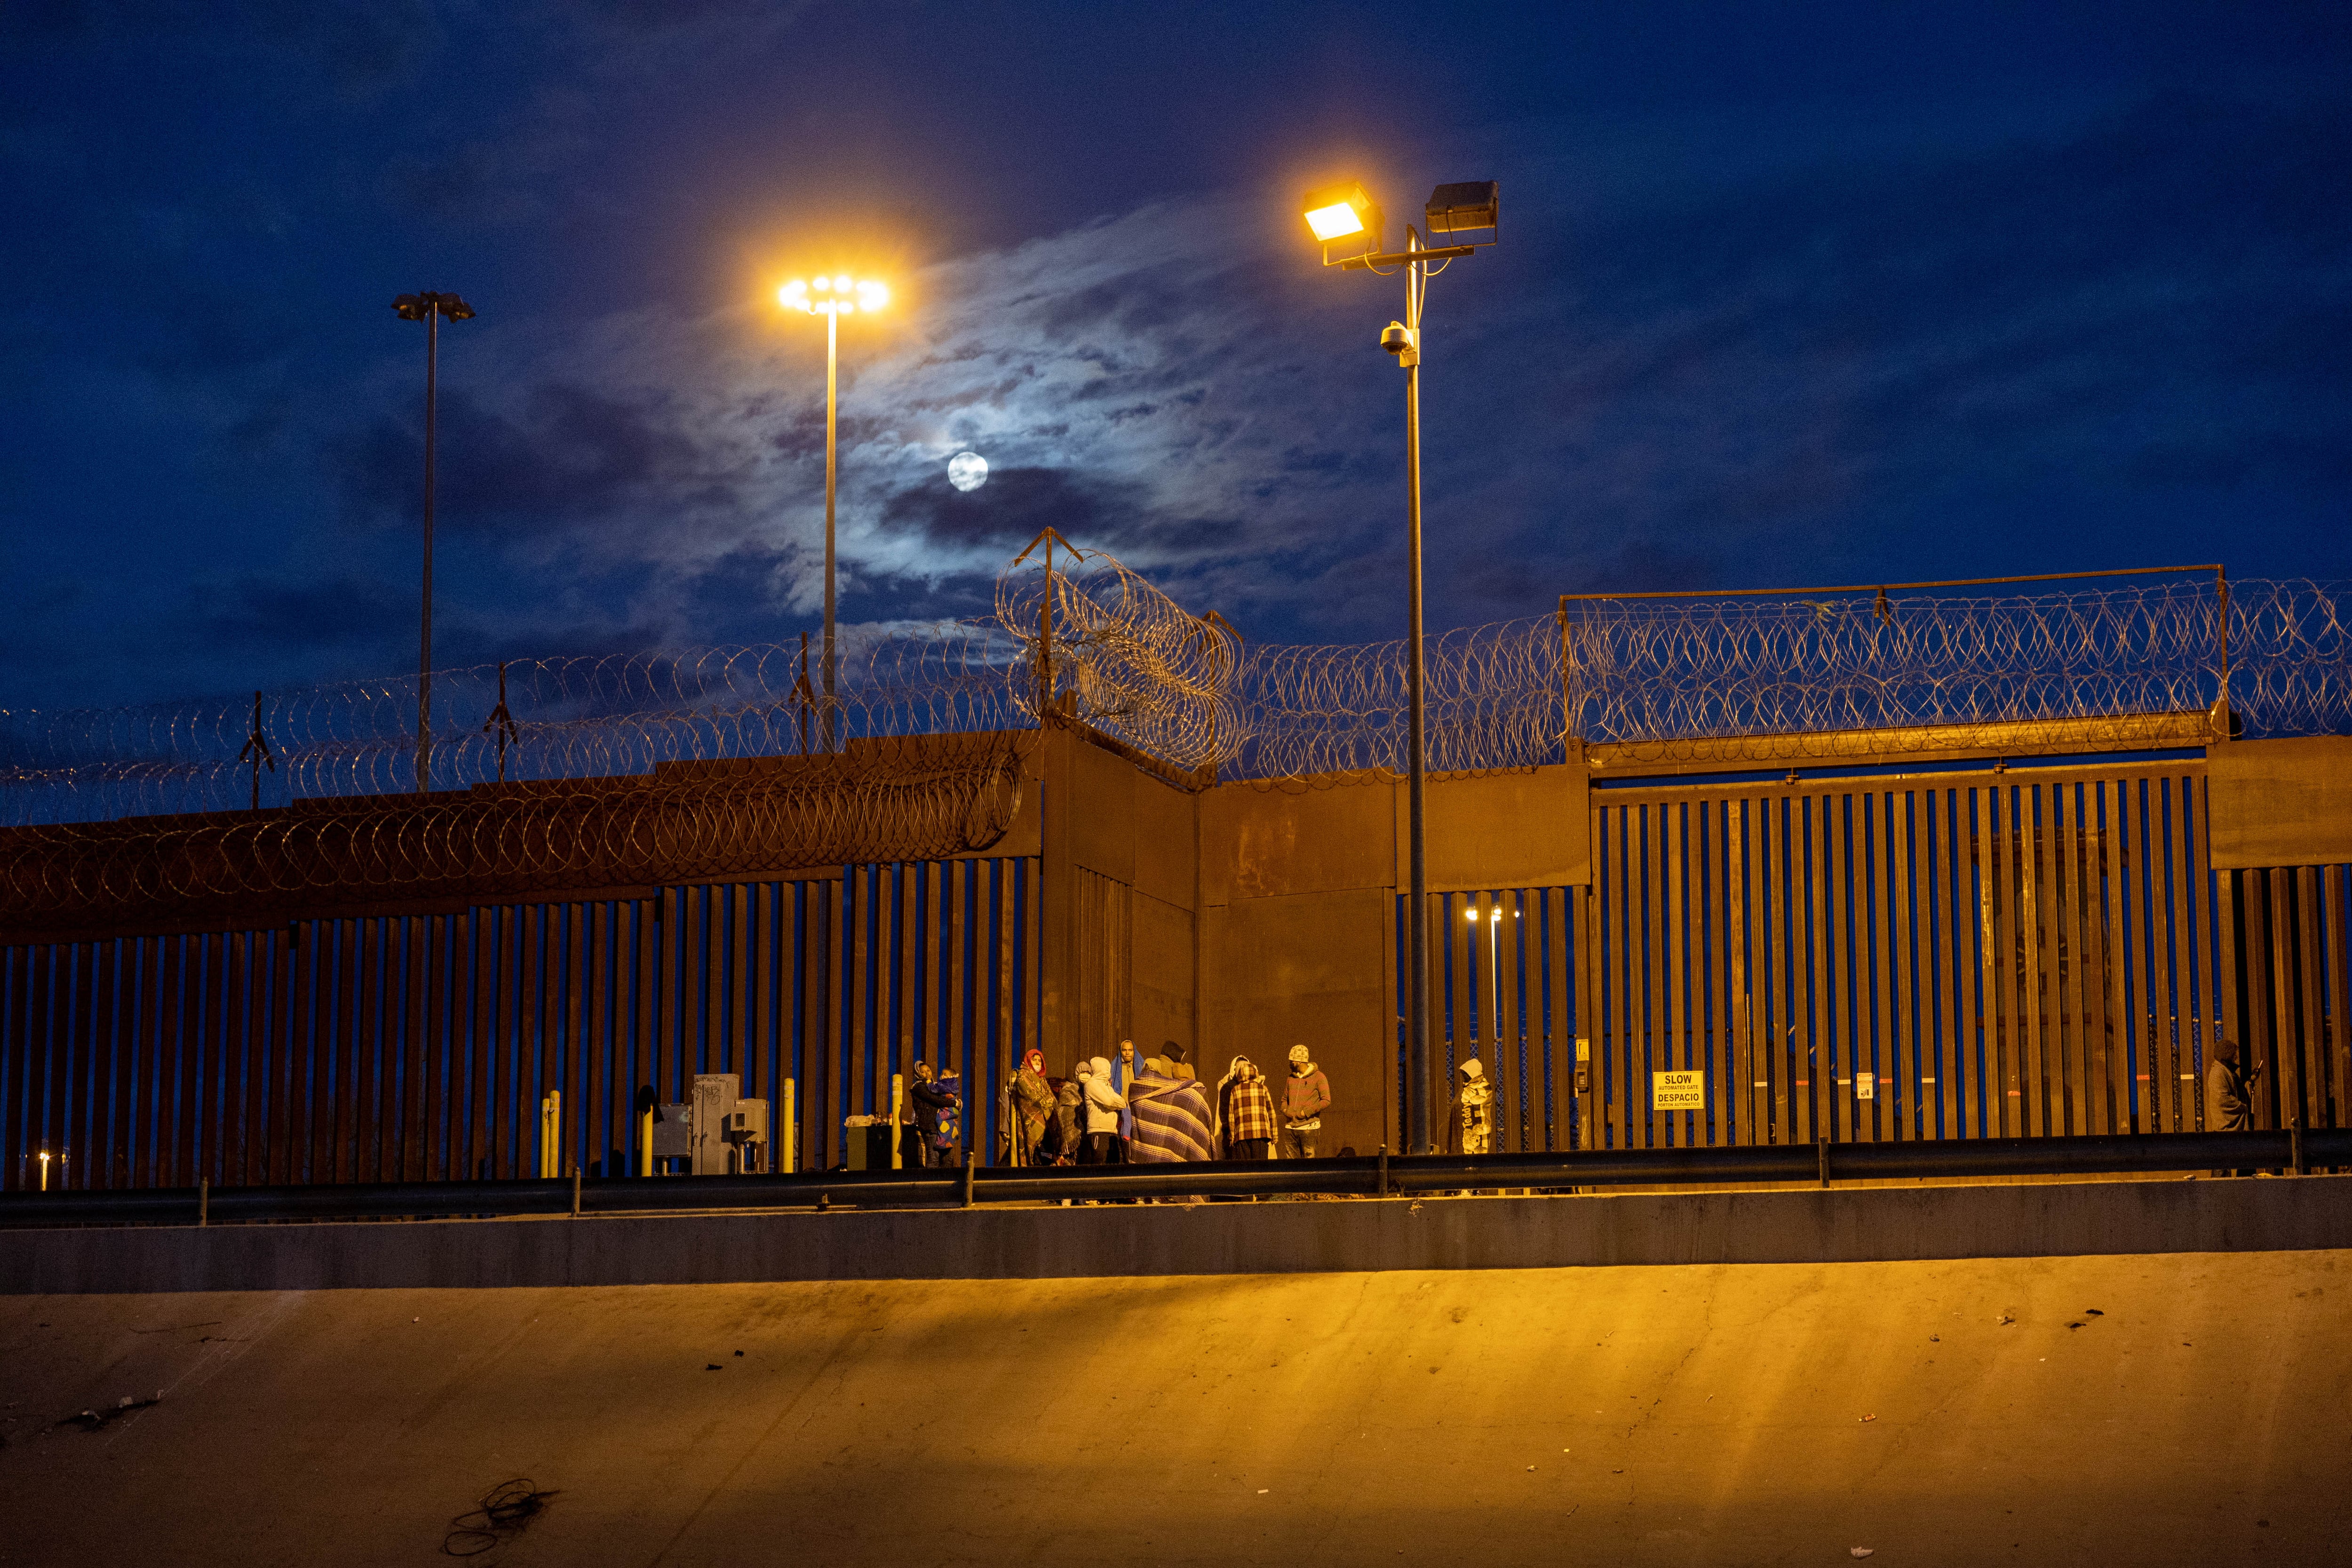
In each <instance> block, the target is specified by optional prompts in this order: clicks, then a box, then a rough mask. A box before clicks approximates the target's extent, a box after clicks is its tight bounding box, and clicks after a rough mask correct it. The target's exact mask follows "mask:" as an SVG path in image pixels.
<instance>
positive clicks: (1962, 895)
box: [1950, 788, 2000, 1138]
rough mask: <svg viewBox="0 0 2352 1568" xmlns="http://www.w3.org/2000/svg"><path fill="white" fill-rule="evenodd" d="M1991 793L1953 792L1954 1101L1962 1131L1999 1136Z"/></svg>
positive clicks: (1967, 1134) (1963, 1133)
mask: <svg viewBox="0 0 2352 1568" xmlns="http://www.w3.org/2000/svg"><path fill="white" fill-rule="evenodd" d="M1990 793H1991V792H1990V791H1989V790H1983V789H1975V788H1961V789H1956V790H1954V791H1953V792H1952V794H1953V808H1954V821H1953V825H1952V850H1951V858H1952V862H1953V870H1952V896H1951V900H1950V908H1951V910H1952V961H1953V963H1954V965H1955V978H1954V982H1953V984H1954V991H1953V996H1954V1000H1955V1001H1956V1002H1957V1003H1958V1007H1959V1017H1958V1025H1957V1032H1956V1034H1955V1036H1954V1037H1953V1047H1952V1048H1953V1050H1954V1051H1955V1052H1956V1053H1957V1055H1958V1058H1959V1059H1958V1062H1957V1063H1956V1064H1955V1066H1954V1068H1953V1073H1954V1087H1955V1089H1956V1094H1955V1097H1954V1103H1955V1105H1956V1106H1957V1108H1958V1110H1957V1118H1958V1122H1959V1127H1958V1132H1957V1133H1956V1136H1958V1137H1962V1138H1967V1137H1978V1138H1990V1137H1995V1136H1998V1130H1999V1128H2000V1109H1999V1106H1998V1104H1997V1103H1996V1101H1997V1100H1998V1090H1999V1089H2000V1051H1999V1045H1998V1042H1997V1041H1996V1040H1995V1039H1994V1037H1993V1031H1992V1028H1991V1026H1990V1016H1989V1015H1990V1005H1991V1003H1990V997H1989V996H1988V995H1987V994H1986V992H1985V988H1984V984H1983V980H1984V964H1985V963H1986V957H1985V954H1986V951H1987V948H1988V946H1989V941H1988V939H1989V937H1990V932H1991V926H1992V917H1991V914H1990V910H1989V908H1988V906H1987V902H1986V900H1987V896H1988V888H1989V884H1988V883H1987V882H1986V880H1985V877H1986V868H1987V866H1988V859H1987V856H1988V845H1989V843H1990V837H1991V830H1990V826H1984V825H1986V824H1989V822H1990V816H1991V810H1992V802H1991V799H1990Z"/></svg>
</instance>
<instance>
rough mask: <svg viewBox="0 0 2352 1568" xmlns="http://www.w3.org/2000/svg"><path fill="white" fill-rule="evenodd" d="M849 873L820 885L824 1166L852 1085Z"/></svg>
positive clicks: (839, 1134)
mask: <svg viewBox="0 0 2352 1568" xmlns="http://www.w3.org/2000/svg"><path fill="white" fill-rule="evenodd" d="M850 886H851V883H850V872H849V871H848V870H847V869H845V870H844V872H843V874H842V879H841V880H840V881H838V882H827V883H824V885H823V894H824V936H825V946H824V955H823V957H824V982H823V984H824V1015H823V1016H824V1071H825V1079H824V1082H825V1098H824V1137H825V1147H826V1149H827V1151H828V1157H827V1159H826V1161H825V1163H826V1164H827V1165H831V1164H833V1163H835V1161H836V1159H837V1157H838V1153H839V1151H840V1150H842V1149H843V1148H844V1147H845V1144H844V1142H843V1138H844V1134H843V1130H842V1118H843V1117H844V1116H845V1114H846V1113H847V1111H848V1109H849V1106H850V1103H851V1100H850V1096H851V1094H852V1092H853V1090H854V1089H855V1088H856V1082H855V1079H854V1078H853V1077H852V1072H853V1068H852V1064H851V1060H850V1058H849V1047H848V1043H847V1036H848V1032H849V1024H850V1018H849V1015H848V1012H847V1005H848V1003H847V998H846V996H845V994H844V989H843V981H844V971H845V968H846V967H847V964H848V962H849V952H850V943H851V939H852V938H853V937H854V936H855V935H856V932H855V931H852V930H851V928H850V925H849V917H850V900H849V894H850Z"/></svg>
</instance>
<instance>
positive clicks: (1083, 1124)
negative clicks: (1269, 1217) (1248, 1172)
mask: <svg viewBox="0 0 2352 1568" xmlns="http://www.w3.org/2000/svg"><path fill="white" fill-rule="evenodd" d="M1184 1058H1185V1051H1184V1047H1181V1046H1180V1045H1178V1044H1177V1043H1176V1042H1175V1041H1173V1040H1171V1041H1169V1042H1168V1043H1167V1044H1165V1045H1163V1046H1161V1047H1160V1049H1159V1050H1158V1051H1156V1052H1153V1053H1152V1054H1150V1055H1149V1056H1144V1055H1141V1054H1139V1052H1138V1051H1137V1049H1136V1045H1135V1042H1134V1041H1133V1040H1121V1041H1120V1042H1119V1043H1118V1049H1117V1051H1116V1052H1115V1053H1114V1054H1113V1055H1111V1056H1108V1057H1095V1058H1090V1059H1088V1060H1085V1061H1081V1062H1079V1063H1078V1065H1077V1067H1076V1068H1075V1069H1074V1070H1073V1071H1072V1072H1071V1074H1070V1076H1069V1077H1067V1078H1059V1079H1057V1078H1053V1077H1050V1076H1048V1074H1047V1073H1046V1071H1045V1055H1044V1053H1042V1052H1039V1051H1034V1050H1033V1051H1031V1052H1029V1053H1028V1055H1027V1056H1025V1057H1024V1058H1022V1062H1021V1067H1020V1069H1019V1070H1018V1071H1016V1072H1015V1073H1014V1074H1013V1077H1012V1078H1011V1079H1009V1080H1008V1081H1007V1082H1006V1084H1005V1086H1004V1101H1005V1103H1004V1117H1003V1126H1004V1128H1005V1132H1004V1134H1003V1139H1002V1141H1001V1150H1000V1152H1001V1153H1002V1155H1003V1163H1007V1164H1012V1165H1119V1164H1166V1163H1176V1162H1181V1161H1198V1160H1266V1159H1273V1158H1277V1157H1278V1158H1281V1159H1285V1160H1311V1159H1313V1158H1315V1153H1316V1140H1317V1137H1318V1134H1319V1133H1320V1132H1321V1131H1322V1127H1323V1112H1324V1111H1325V1110H1328V1109H1329V1107H1330V1104H1331V1080H1330V1079H1329V1078H1328V1077H1326V1076H1325V1074H1324V1072H1323V1069H1322V1068H1318V1067H1317V1066H1316V1065H1315V1062H1314V1058H1313V1057H1312V1056H1311V1055H1310V1053H1309V1052H1308V1051H1307V1047H1305V1046H1303V1045H1302V1046H1293V1047H1291V1048H1290V1072H1289V1076H1288V1077H1287V1078H1286V1079H1285V1080H1284V1081H1283V1083H1282V1084H1281V1086H1280V1088H1279V1089H1276V1086H1275V1085H1273V1084H1272V1083H1270V1082H1269V1081H1268V1080H1267V1079H1266V1075H1265V1072H1264V1071H1263V1070H1262V1069H1261V1068H1259V1067H1258V1066H1257V1064H1256V1063H1255V1062H1253V1061H1251V1060H1250V1059H1249V1058H1247V1057H1243V1056H1237V1057H1235V1058H1233V1062H1232V1064H1231V1065H1230V1066H1228V1067H1227V1068H1226V1069H1225V1074H1224V1076H1223V1078H1221V1079H1218V1080H1217V1084H1216V1088H1215V1090H1214V1092H1212V1091H1211V1090H1210V1089H1209V1088H1208V1087H1207V1086H1206V1085H1204V1084H1202V1082H1201V1080H1200V1075H1199V1074H1198V1073H1197V1072H1195V1071H1194V1070H1193V1068H1192V1064H1191V1063H1190V1062H1188V1061H1186V1060H1185V1059H1184Z"/></svg>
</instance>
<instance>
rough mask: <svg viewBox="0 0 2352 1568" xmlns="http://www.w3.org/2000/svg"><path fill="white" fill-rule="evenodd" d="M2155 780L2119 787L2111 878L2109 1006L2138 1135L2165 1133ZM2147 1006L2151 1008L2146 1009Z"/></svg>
mask: <svg viewBox="0 0 2352 1568" xmlns="http://www.w3.org/2000/svg"><path fill="white" fill-rule="evenodd" d="M2148 784H2149V777H2148V775H2147V774H2142V773H2133V774H2130V775H2128V776H2126V777H2125V778H2122V779H2119V780H2118V781H2117V782H2116V790H2115V796H2114V808H2113V820H2114V824H2115V826H2114V828H2113V830H2112V833H2111V839H2112V842H2111V843H2110V845H2109V848H2108V854H2109V860H2108V864H2109V868H2110V869H2109V872H2108V879H2109V881H2110V882H2112V883H2113V884H2114V887H2115V889H2116V906H2115V908H2116V916H2115V918H2116V932H2117V947H2116V952H2118V954H2119V957H2118V959H2117V960H2116V964H2115V978H2116V990H2115V994H2114V997H2113V999H2112V1001H2111V1002H2110V1004H2109V1027H2110V1028H2111V1029H2112V1030H2113V1035H2112V1037H2111V1040H2110V1045H2109V1048H2110V1049H2112V1050H2115V1051H2117V1052H2118V1053H2119V1054H2120V1056H2121V1058H2122V1059H2123V1060H2124V1061H2125V1062H2126V1063H2127V1064H2128V1065H2127V1066H2126V1067H2123V1068H2118V1069H2117V1070H2118V1072H2119V1073H2120V1074H2122V1075H2123V1077H2124V1078H2125V1079H2126V1089H2128V1090H2129V1092H2130V1095H2131V1101H2130V1103H2131V1117H2130V1121H2129V1125H2130V1127H2131V1130H2132V1131H2135V1132H2138V1133H2142V1134H2146V1133H2149V1132H2157V1131H2162V1130H2163V1129H2162V1126H2161V1124H2160V1107H2161V1105H2162V1103H2163V1102H2162V1100H2159V1099H2158V1089H2161V1088H2162V1087H2163V1084H2162V1082H2161V1080H2160V1079H2158V1076H2157V1072H2158V1069H2157V1067H2156V1065H2155V1064H2156V1048H2155V1037H2154V1036H2153V1034H2152V1033H2150V1032H2149V1031H2148V1030H2147V1028H2146V1026H2145V1025H2144V1020H2146V1019H2149V1018H2153V1017H2154V1016H2156V1007H2155V1002H2154V995H2155V988H2154V984H2153V979H2152V977H2153V975H2154V973H2155V971H2154V968H2153V967H2152V965H2153V952H2154V949H2153V947H2152V946H2151V944H2150V942H2149V941H2148V938H2149V936H2150V934H2151V933H2150V930H2149V925H2148V906H2147V870H2148V862H2149V860H2150V859H2151V856H2150V855H2149V852H2148V842H2147V841H2148V832H2147V828H2148V824H2147V790H2148ZM2143 1004H2145V1005H2143Z"/></svg>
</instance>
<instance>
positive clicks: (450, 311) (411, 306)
mask: <svg viewBox="0 0 2352 1568" xmlns="http://www.w3.org/2000/svg"><path fill="white" fill-rule="evenodd" d="M392 308H393V310H394V311H395V312H397V313H398V315H399V317H400V319H401V320H402V321H423V322H424V323H425V620H424V627H423V629H422V631H421V632H420V633H419V634H418V637H417V653H416V793H417V794H419V795H422V794H424V793H425V790H426V789H428V788H430V787H431V784H430V780H431V778H432V770H433V415H434V406H433V405H434V386H433V382H434V376H435V373H436V370H437V369H438V362H439V360H440V357H441V319H442V318H443V317H444V316H446V317H447V318H448V319H449V320H451V321H472V320H473V319H474V307H472V306H471V305H468V304H467V303H466V301H464V300H460V299H459V298H457V295H455V294H436V293H429V292H428V293H423V294H403V295H402V296H400V298H398V299H396V300H394V301H393V302H392Z"/></svg>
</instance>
